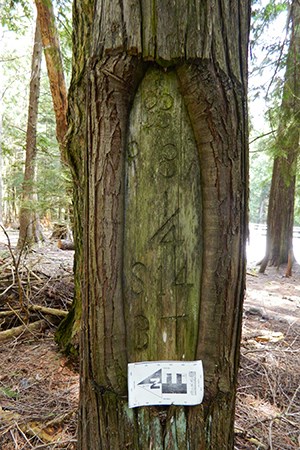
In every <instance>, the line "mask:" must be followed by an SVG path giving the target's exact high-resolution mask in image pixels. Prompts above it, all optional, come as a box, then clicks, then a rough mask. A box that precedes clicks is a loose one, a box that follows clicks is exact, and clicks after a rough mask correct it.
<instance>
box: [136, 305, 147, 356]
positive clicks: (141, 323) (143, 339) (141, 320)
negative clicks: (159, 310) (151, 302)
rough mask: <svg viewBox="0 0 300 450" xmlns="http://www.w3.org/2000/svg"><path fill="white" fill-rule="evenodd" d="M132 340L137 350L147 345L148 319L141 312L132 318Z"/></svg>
mask: <svg viewBox="0 0 300 450" xmlns="http://www.w3.org/2000/svg"><path fill="white" fill-rule="evenodd" d="M134 324H135V328H134V342H135V348H136V349H137V350H144V349H146V348H147V347H148V343H149V337H148V331H149V320H148V319H147V317H145V316H143V315H142V314H140V315H138V316H135V318H134Z"/></svg>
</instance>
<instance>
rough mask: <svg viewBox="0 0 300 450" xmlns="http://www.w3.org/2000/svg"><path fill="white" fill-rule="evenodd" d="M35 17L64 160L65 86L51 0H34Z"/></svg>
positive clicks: (65, 124)
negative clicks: (38, 27)
mask: <svg viewBox="0 0 300 450" xmlns="http://www.w3.org/2000/svg"><path fill="white" fill-rule="evenodd" d="M35 4H36V8H37V17H38V22H39V26H40V29H41V34H42V42H43V47H44V53H45V59H46V64H47V71H48V77H49V82H50V89H51V95H52V101H53V107H54V113H55V118H56V137H57V141H58V143H59V146H60V149H61V154H62V158H63V160H65V150H64V148H65V144H64V141H65V136H66V132H67V104H68V102H67V88H66V83H65V77H64V70H63V64H62V56H61V50H60V44H59V37H58V32H57V28H56V23H55V16H54V11H53V5H52V1H51V0H49V1H45V0H35Z"/></svg>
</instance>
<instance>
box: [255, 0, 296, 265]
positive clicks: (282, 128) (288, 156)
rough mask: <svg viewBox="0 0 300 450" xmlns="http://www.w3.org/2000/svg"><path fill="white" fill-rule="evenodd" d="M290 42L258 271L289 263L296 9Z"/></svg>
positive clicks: (293, 197) (294, 114) (292, 7)
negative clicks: (269, 266) (265, 228)
mask: <svg viewBox="0 0 300 450" xmlns="http://www.w3.org/2000/svg"><path fill="white" fill-rule="evenodd" d="M290 20H291V40H290V45H289V50H288V58H287V63H286V73H285V82H284V88H283V94H282V103H281V110H280V119H279V126H278V130H277V138H276V143H275V149H276V151H277V154H279V156H276V157H275V158H274V164H273V172H272V181H271V189H270V196H269V206H268V216H267V245H266V254H265V257H264V259H263V260H262V262H261V265H260V269H259V271H260V272H261V273H264V272H265V270H266V267H267V265H268V263H269V264H270V265H274V266H277V267H279V266H280V265H281V264H285V263H287V262H288V260H289V259H290V261H291V260H293V258H294V257H293V225H294V203H295V186H296V171H297V159H298V153H299V137H300V136H299V121H300V56H299V55H300V28H299V27H300V5H299V2H297V1H293V2H292V6H291V12H290Z"/></svg>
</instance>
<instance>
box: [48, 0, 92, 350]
mask: <svg viewBox="0 0 300 450" xmlns="http://www.w3.org/2000/svg"><path fill="white" fill-rule="evenodd" d="M92 20H93V2H91V1H89V0H87V1H85V2H82V1H79V2H78V1H77V0H75V1H74V7H73V26H74V29H76V33H74V34H73V57H72V80H71V86H70V90H69V98H68V125H69V130H68V136H67V139H66V158H67V161H68V165H69V167H70V169H71V173H72V179H73V205H74V209H73V210H74V224H73V235H74V236H73V237H74V244H75V258H74V273H75V292H74V301H73V304H72V307H71V310H70V313H69V315H68V316H67V317H66V319H65V320H63V321H62V322H61V324H60V326H59V327H58V330H57V332H56V336H55V339H56V341H57V342H58V344H59V346H60V348H61V349H62V350H63V351H64V352H66V353H71V354H72V355H78V347H79V333H80V321H81V303H82V280H83V271H84V267H83V244H82V239H83V228H82V220H83V194H84V190H83V185H84V181H83V177H84V168H83V161H84V155H85V153H86V151H87V143H86V121H87V117H86V111H85V109H86V90H87V84H88V79H89V54H90V45H91V43H90V33H91V27H92Z"/></svg>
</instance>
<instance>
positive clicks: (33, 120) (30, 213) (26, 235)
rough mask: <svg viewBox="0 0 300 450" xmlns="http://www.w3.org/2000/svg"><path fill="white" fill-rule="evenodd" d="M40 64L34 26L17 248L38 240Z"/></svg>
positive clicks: (39, 40) (40, 57)
mask: <svg viewBox="0 0 300 450" xmlns="http://www.w3.org/2000/svg"><path fill="white" fill-rule="evenodd" d="M41 62H42V41H41V33H40V30H39V26H38V23H36V31H35V38H34V48H33V53H32V65H31V79H30V89H29V107H28V122H27V133H26V157H25V172H24V180H23V186H22V205H21V209H20V234H19V240H18V247H19V248H23V246H24V245H25V244H26V245H29V246H30V245H32V244H33V243H34V242H37V240H39V239H40V237H41V236H40V233H39V230H40V225H39V220H38V216H37V214H36V211H35V206H34V203H35V205H36V202H34V183H35V178H36V153H37V149H36V130H37V118H38V102H39V95H40V78H41Z"/></svg>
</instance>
